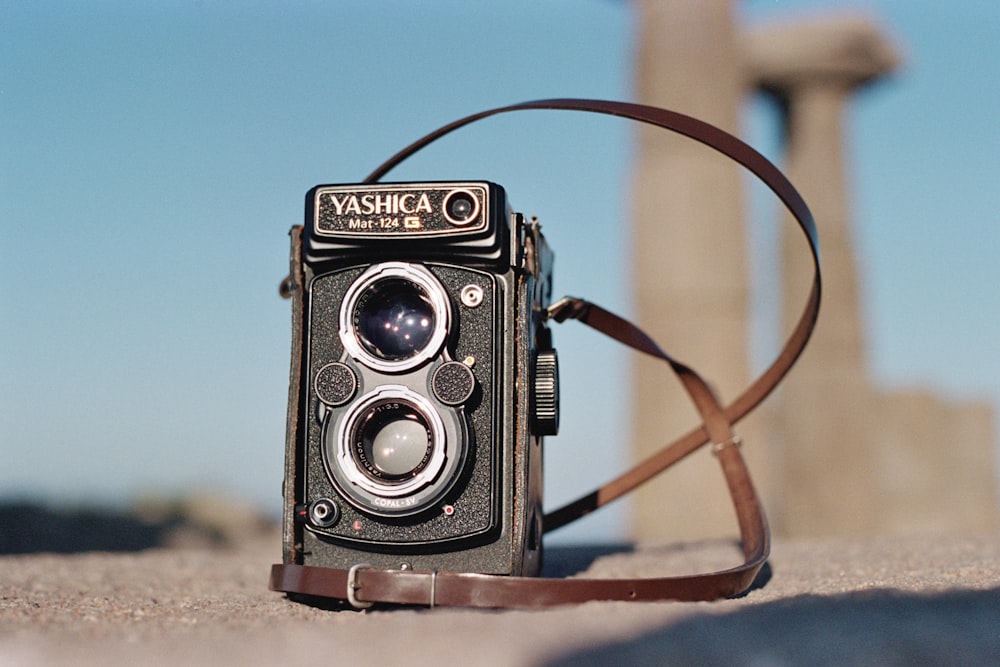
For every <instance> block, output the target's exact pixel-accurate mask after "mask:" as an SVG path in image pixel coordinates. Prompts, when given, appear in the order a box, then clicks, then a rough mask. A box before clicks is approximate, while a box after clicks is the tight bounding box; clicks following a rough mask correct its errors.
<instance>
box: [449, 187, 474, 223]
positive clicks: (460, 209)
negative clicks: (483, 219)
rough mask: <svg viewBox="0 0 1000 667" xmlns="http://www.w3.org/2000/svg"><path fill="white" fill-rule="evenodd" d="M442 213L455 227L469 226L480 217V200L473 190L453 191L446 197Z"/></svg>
mask: <svg viewBox="0 0 1000 667" xmlns="http://www.w3.org/2000/svg"><path fill="white" fill-rule="evenodd" d="M442 213H444V217H445V218H446V219H447V220H448V222H450V223H451V224H453V225H456V226H459V227H463V226H465V225H468V224H469V223H471V222H472V221H474V220H475V219H476V218H477V217H479V198H478V197H476V195H475V193H473V192H472V191H471V190H465V189H459V190H452V191H451V192H449V193H448V194H447V195H445V198H444V203H443V204H442Z"/></svg>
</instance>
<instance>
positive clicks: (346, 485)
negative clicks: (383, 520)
mask: <svg viewBox="0 0 1000 667" xmlns="http://www.w3.org/2000/svg"><path fill="white" fill-rule="evenodd" d="M404 420H405V421H406V422H407V424H408V426H407V429H412V430H410V431H409V434H408V435H407V434H404V436H403V437H404V439H406V438H410V440H409V441H408V442H404V443H403V446H402V449H401V450H400V451H399V452H391V451H384V450H383V451H381V452H376V451H375V448H376V447H378V445H376V444H375V442H374V441H375V439H376V438H377V437H378V436H379V435H380V434H381V432H382V431H384V430H385V428H386V427H387V426H388V427H389V428H390V429H391V425H392V424H398V423H399V422H400V421H404ZM413 424H416V425H417V428H413ZM415 434H416V435H415ZM449 434H450V435H449ZM389 435H390V436H392V434H391V433H390V434H389ZM464 437H465V434H464V433H462V432H460V431H455V427H454V426H451V427H450V428H449V427H448V426H446V424H445V421H444V420H443V419H442V416H441V413H440V412H439V411H438V410H437V409H436V408H435V406H434V405H433V404H432V403H431V401H430V399H428V398H427V397H426V396H422V395H420V394H418V393H416V392H415V391H413V390H412V389H409V388H408V387H404V386H402V385H382V386H381V387H379V388H378V389H377V390H376V391H373V392H371V393H369V394H366V395H365V396H362V397H361V398H360V399H359V400H358V401H357V402H356V403H355V404H354V405H352V406H351V408H350V409H349V410H348V412H347V414H345V416H344V418H343V419H342V420H340V422H339V424H337V426H336V428H335V429H330V431H328V432H327V433H326V435H325V436H324V439H325V442H326V445H325V447H324V458H325V460H326V463H327V470H328V471H329V472H330V478H331V480H332V481H333V482H334V484H335V485H336V486H337V487H338V488H339V489H340V490H341V491H342V492H343V496H344V498H346V499H347V500H348V501H349V502H351V503H352V504H353V505H355V506H356V507H359V508H360V509H363V510H366V511H369V512H373V513H377V514H385V515H406V514H414V513H416V512H419V511H422V510H424V509H426V508H427V507H428V506H429V505H431V504H433V503H434V502H435V501H437V500H438V499H440V497H441V496H442V495H443V494H444V493H446V492H447V491H448V489H450V488H451V485H452V484H453V483H454V480H455V479H456V472H457V471H458V469H459V468H460V466H461V463H462V460H463V458H464V456H463V454H464V451H465V445H464ZM421 438H423V442H421ZM391 439H392V438H391V437H390V440H391ZM417 443H419V444H417ZM383 444H385V443H383ZM396 444H399V443H390V445H393V446H394V445H396ZM390 448H391V447H390ZM420 449H423V451H419V450H420ZM397 453H398V454H400V456H399V458H398V459H397V460H394V458H395V455H396V454H397ZM393 466H398V467H395V468H394V467H393Z"/></svg>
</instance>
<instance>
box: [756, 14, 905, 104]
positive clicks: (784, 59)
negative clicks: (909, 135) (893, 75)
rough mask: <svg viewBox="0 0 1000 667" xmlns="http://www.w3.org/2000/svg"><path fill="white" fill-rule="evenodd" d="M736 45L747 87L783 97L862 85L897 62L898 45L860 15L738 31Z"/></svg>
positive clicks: (871, 21) (827, 17)
mask: <svg viewBox="0 0 1000 667" xmlns="http://www.w3.org/2000/svg"><path fill="white" fill-rule="evenodd" d="M740 46H741V49H742V51H743V54H744V62H745V67H746V72H745V74H746V77H747V79H748V82H749V83H750V84H751V85H752V86H753V87H757V88H761V89H763V90H765V91H768V92H771V93H773V94H776V95H778V96H781V97H788V96H790V95H794V94H795V93H796V92H798V91H801V90H803V89H806V88H816V87H834V88H838V89H842V90H844V89H851V88H856V87H859V86H863V85H865V84H867V83H869V82H871V81H873V80H875V79H877V78H879V77H881V76H884V75H886V74H888V73H890V72H892V71H893V70H895V69H896V68H897V67H898V66H899V64H900V61H901V57H900V55H899V51H898V50H897V48H896V46H895V45H894V44H893V43H892V42H891V41H890V40H889V39H888V38H887V37H885V36H884V34H883V32H882V31H881V30H880V28H879V27H878V25H877V24H876V22H875V21H874V20H872V19H870V18H868V17H866V16H863V15H849V14H844V15H834V16H817V17H814V18H809V19H799V20H795V21H781V22H776V23H770V24H763V25H758V26H754V27H751V28H748V29H746V30H744V31H743V32H742V34H741V35H740Z"/></svg>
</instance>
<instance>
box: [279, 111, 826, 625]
mask: <svg viewBox="0 0 1000 667" xmlns="http://www.w3.org/2000/svg"><path fill="white" fill-rule="evenodd" d="M531 109H548V110H566V111H583V112H591V113H599V114H605V115H611V116H618V117H622V118H627V119H630V120H635V121H639V122H644V123H648V124H651V125H654V126H657V127H661V128H663V129H666V130H669V131H672V132H676V133H679V134H682V135H685V136H687V137H689V138H691V139H694V140H696V141H699V142H701V143H703V144H705V145H707V146H709V147H710V148H713V149H715V150H716V151H718V152H720V153H722V154H723V155H726V156H727V157H729V158H731V159H732V160H734V161H736V162H737V163H739V164H740V165H742V166H743V167H745V168H746V169H747V170H749V171H750V172H751V173H753V174H754V175H755V176H757V178H759V179H760V180H761V181H763V182H764V184H765V185H767V186H768V187H769V188H770V189H771V190H772V191H773V192H774V194H775V195H776V196H777V197H778V198H779V199H780V200H781V201H782V203H783V204H784V205H785V207H786V208H787V209H788V211H789V212H790V213H791V214H792V216H793V217H794V218H795V220H796V222H797V223H798V225H799V227H800V229H801V231H802V232H803V234H804V235H805V238H806V241H807V244H808V248H809V252H810V254H811V256H812V260H813V269H814V272H813V280H812V288H811V290H810V293H809V297H808V299H807V302H806V304H805V307H804V309H803V311H802V314H801V316H800V317H799V320H798V322H797V324H796V325H795V327H794V328H793V330H792V332H791V334H790V335H789V337H788V338H787V340H786V341H785V344H784V345H783V347H782V349H781V351H780V352H779V354H778V356H777V358H776V359H775V360H774V361H773V362H772V363H771V365H770V366H769V367H768V368H767V369H766V370H765V371H764V372H763V373H762V374H761V375H760V376H759V377H758V378H757V379H755V380H754V381H753V382H752V383H751V384H750V386H749V387H748V388H747V389H746V390H744V391H743V392H742V393H741V394H740V395H739V396H737V397H736V399H735V400H734V401H733V402H732V403H729V404H728V405H722V403H721V402H720V401H719V400H718V398H717V397H716V396H715V394H714V392H713V391H712V390H711V389H710V388H709V386H708V384H707V383H706V382H705V381H704V380H703V379H702V378H701V376H699V375H698V374H697V373H696V372H695V371H694V370H693V369H691V368H690V367H688V366H686V365H685V364H683V363H681V362H680V361H678V360H676V359H674V358H672V357H671V356H670V355H668V354H667V353H666V352H664V351H663V350H662V349H661V348H660V346H659V345H657V344H656V342H655V341H654V340H653V339H652V338H650V337H649V336H648V335H646V334H645V333H644V332H643V331H642V330H641V329H639V328H638V327H637V326H635V325H634V324H632V323H630V322H628V321H627V320H625V319H623V318H621V317H619V316H617V315H614V314H613V313H611V312H609V311H607V310H604V309H603V308H601V307H599V306H597V305H595V304H592V303H590V302H588V301H585V300H583V299H576V298H571V297H567V298H564V299H561V300H559V301H557V302H555V303H554V304H552V305H551V306H550V307H549V308H548V316H549V318H550V319H552V320H554V321H556V322H562V321H565V320H567V319H575V320H578V321H580V322H582V323H584V324H586V325H588V326H590V327H592V328H594V329H596V330H597V331H600V332H601V333H604V334H605V335H607V336H610V337H611V338H613V339H615V340H617V341H619V342H620V343H622V344H624V345H627V346H629V347H631V348H633V349H635V350H637V351H639V352H642V353H644V354H647V355H650V356H653V357H654V358H657V359H659V360H661V361H663V362H665V363H666V364H667V365H669V366H670V368H671V369H672V370H673V372H674V373H675V374H676V375H677V377H678V379H679V380H680V382H681V384H682V386H683V387H684V389H685V390H686V392H687V393H688V395H689V397H690V398H691V400H692V402H693V403H694V406H695V408H696V409H697V410H698V414H699V416H700V418H701V420H702V423H701V425H700V426H699V427H697V428H695V429H693V430H691V431H690V432H688V433H686V434H685V435H683V436H681V437H680V438H678V439H677V440H675V441H673V442H672V443H669V444H667V445H666V446H664V447H663V448H662V449H660V450H659V451H657V452H656V453H654V454H653V455H651V456H649V457H648V458H646V459H645V460H643V461H641V462H639V463H638V464H637V465H635V466H634V467H633V468H631V469H629V470H627V471H626V472H625V473H623V474H621V475H620V476H618V477H616V478H615V479H613V480H611V481H610V482H608V483H606V484H605V485H604V486H602V487H600V488H599V489H596V490H595V491H593V492H591V493H589V494H587V495H585V496H582V497H581V498H579V499H577V500H575V501H573V502H571V503H569V504H567V505H565V506H563V507H561V508H559V509H557V510H555V511H553V512H549V513H547V514H546V515H545V518H544V526H545V531H546V532H549V531H552V530H555V529H556V528H559V527H561V526H564V525H566V524H568V523H571V522H572V521H575V520H576V519H579V518H580V517H582V516H585V515H586V514H589V513H590V512H592V511H594V510H595V509H597V508H599V507H601V506H603V505H606V504H608V503H609V502H611V501H612V500H615V499H616V498H619V497H621V496H623V495H625V494H626V493H628V492H629V491H632V490H633V489H635V488H636V487H637V486H639V485H640V484H642V483H644V482H646V481H648V480H649V479H651V478H653V477H655V476H656V475H658V474H659V473H661V472H663V471H664V470H665V469H666V468H668V467H670V466H671V465H673V464H674V463H676V462H678V461H680V460H681V459H683V458H685V457H686V456H688V455H689V454H691V453H693V452H695V451H696V450H698V449H700V448H701V447H702V446H704V445H706V444H709V443H711V449H712V452H713V454H714V455H715V456H716V457H717V459H718V461H719V463H720V465H721V468H722V472H723V475H724V476H725V479H726V483H727V485H728V488H729V492H730V495H731V497H732V500H733V505H734V509H735V511H736V517H737V522H738V526H739V531H740V538H741V543H742V548H743V558H744V562H743V563H742V564H741V565H738V566H736V567H733V568H730V569H727V570H722V571H718V572H711V573H706V574H695V575H687V576H679V577H654V578H639V579H635V578H633V579H587V578H582V577H577V578H570V579H553V578H536V577H511V576H500V575H484V574H474V573H463V572H418V571H410V570H380V569H375V568H372V567H369V566H365V565H356V566H355V567H353V568H350V569H349V570H341V569H335V568H324V567H315V566H307V565H298V564H294V563H285V564H277V565H274V566H273V567H272V570H271V580H270V587H271V589H272V590H276V591H283V592H287V593H298V594H304V595H311V596H321V597H328V598H334V599H340V600H346V601H348V602H349V603H350V604H352V605H354V606H356V607H366V606H370V605H371V604H373V603H395V604H412V605H427V606H431V607H433V606H446V605H451V606H465V607H488V608H504V607H519V608H537V607H548V606H555V605H562V604H571V603H577V602H586V601H591V600H622V601H630V600H631V601H652V600H714V599H719V598H724V597H731V596H734V595H739V594H740V593H743V592H745V591H746V590H747V589H749V588H750V586H751V585H752V584H753V582H754V579H755V578H756V576H757V574H758V572H759V571H760V569H761V567H762V566H763V565H764V563H765V561H766V560H767V557H768V554H769V549H770V546H769V544H770V536H769V531H768V527H767V519H766V518H765V516H764V510H763V507H762V505H761V503H760V500H759V499H758V497H757V493H756V491H755V489H754V486H753V483H752V481H751V480H750V473H749V470H748V469H747V466H746V463H745V461H744V459H743V457H742V455H741V453H740V447H739V445H740V444H741V443H742V440H741V439H740V438H739V436H737V435H735V434H734V432H733V428H732V425H733V424H734V423H736V422H737V421H739V420H740V419H742V418H743V417H744V416H746V415H747V414H748V413H749V412H751V411H752V410H753V409H754V408H755V407H757V406H758V405H759V404H760V403H761V402H762V401H763V400H764V399H765V398H766V397H767V396H768V395H769V394H770V393H771V392H772V391H773V390H774V388H775V387H776V386H777V385H778V383H779V382H780V381H781V379H782V378H783V377H784V376H785V374H787V373H788V371H789V370H790V369H791V367H792V366H793V365H794V364H795V361H796V360H797V359H798V357H799V355H800V354H801V353H802V351H803V349H804V348H805V346H806V343H807V342H808V340H809V336H810V334H811V333H812V330H813V327H814V325H815V322H816V318H817V316H818V314H819V303H820V293H821V278H820V268H819V243H818V239H817V233H816V227H815V223H814V222H813V218H812V214H811V213H810V212H809V208H808V207H807V206H806V204H805V202H804V201H803V199H802V197H801V196H800V195H799V193H798V191H796V189H795V188H794V186H792V184H791V183H790V182H789V181H788V179H787V178H786V177H785V176H784V175H783V174H782V173H781V171H780V170H778V168H777V167H775V166H774V165H773V164H772V163H771V162H770V161H769V160H767V158H765V157H764V156H763V155H761V154H760V153H758V152H757V151H756V150H754V149H753V148H751V147H750V146H749V145H747V144H746V143H744V142H743V141H741V140H740V139H737V138H736V137H734V136H732V135H730V134H729V133H727V132H724V131H723V130H720V129H718V128H716V127H714V126H712V125H709V124H708V123H705V122H703V121H699V120H697V119H695V118H692V117H690V116H685V115H683V114H679V113H676V112H673V111H668V110H665V109H659V108H656V107H650V106H645V105H640V104H633V103H626V102H612V101H604V100H585V99H553V100H541V101H535V102H525V103H522V104H515V105H511V106H506V107H499V108H496V109H491V110H488V111H483V112H480V113H477V114H474V115H471V116H467V117H465V118H462V119H459V120H457V121H455V122H453V123H450V124H448V125H445V126H443V127H441V128H439V129H438V130H436V131H434V132H432V133H430V134H428V135H426V136H424V137H423V138H421V139H419V140H417V141H416V142H414V143H412V144H410V145H409V146H407V147H406V148H404V149H403V150H401V151H400V152H399V153H397V154H396V155H394V156H393V157H391V158H389V160H387V161H386V162H385V163H383V164H382V165H381V166H380V167H378V168H377V169H376V170H375V171H374V172H372V173H371V174H370V175H369V176H368V178H367V179H365V182H366V183H374V182H377V181H378V180H380V179H381V178H382V177H383V176H384V175H385V174H386V173H388V172H389V171H390V170H391V169H393V168H394V167H396V166H397V165H398V164H399V163H401V162H402V161H403V160H405V159H406V158H408V157H409V156H411V155H412V154H414V153H416V152H417V151H418V150H420V149H421V148H423V147H425V146H427V145H428V144H430V143H431V142H433V141H435V140H437V139H439V138H441V137H442V136H444V135H446V134H448V133H450V132H452V131H454V130H457V129H459V128H461V127H464V126H465V125H468V124H470V123H472V122H475V121H477V120H481V119H483V118H487V117H489V116H494V115H497V114H500V113H506V112H511V111H522V110H531ZM295 243H296V239H295V238H293V245H294V244H295ZM297 257H298V254H297V253H296V252H294V250H293V252H292V262H293V267H292V280H293V281H295V280H296V276H297V275H299V273H298V272H300V271H301V269H300V268H299V267H297V266H296V262H297V261H298V260H297V259H296V258H297ZM300 294H301V291H299V292H298V294H296V295H293V296H294V298H301V296H300Z"/></svg>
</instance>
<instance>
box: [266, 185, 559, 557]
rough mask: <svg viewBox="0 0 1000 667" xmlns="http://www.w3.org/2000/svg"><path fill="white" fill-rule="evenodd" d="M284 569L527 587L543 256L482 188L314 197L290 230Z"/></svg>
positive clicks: (535, 490) (540, 405)
mask: <svg viewBox="0 0 1000 667" xmlns="http://www.w3.org/2000/svg"><path fill="white" fill-rule="evenodd" d="M292 237H293V243H292V247H293V250H292V258H291V259H292V275H291V278H290V282H289V283H288V284H290V285H291V287H290V290H289V291H290V292H291V293H292V296H293V342H292V373H291V376H292V384H291V387H290V390H289V414H288V442H287V446H286V463H285V488H284V496H285V510H284V515H285V516H284V539H283V544H284V560H285V562H286V563H298V564H302V565H312V566H318V567H331V568H348V567H352V566H354V565H355V564H358V563H362V562H363V563H366V564H370V565H372V566H374V567H378V568H386V569H415V570H450V571H460V572H480V573H488V574H510V575H532V574H537V572H538V569H539V567H540V562H541V535H542V438H543V436H546V435H554V434H555V433H556V430H557V428H558V368H557V361H556V353H555V350H554V349H553V347H552V340H551V334H550V331H549V328H548V326H547V324H546V319H545V310H546V307H547V306H548V304H549V300H550V298H551V283H552V279H551V278H552V274H551V269H552V253H551V252H550V251H549V249H548V247H547V246H546V243H545V239H544V238H543V237H542V235H541V233H540V231H539V225H538V223H537V222H536V221H534V220H529V219H526V218H525V217H524V216H523V215H522V214H520V213H516V212H513V211H512V209H511V208H510V205H509V204H508V202H507V198H506V194H505V192H504V189H503V188H502V187H500V186H498V185H496V184H494V183H488V182H448V183H406V184H366V185H324V186H318V187H316V188H313V189H312V190H311V191H310V192H309V193H308V195H307V196H306V216H305V224H304V226H303V227H301V228H296V229H293V233H292Z"/></svg>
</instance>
